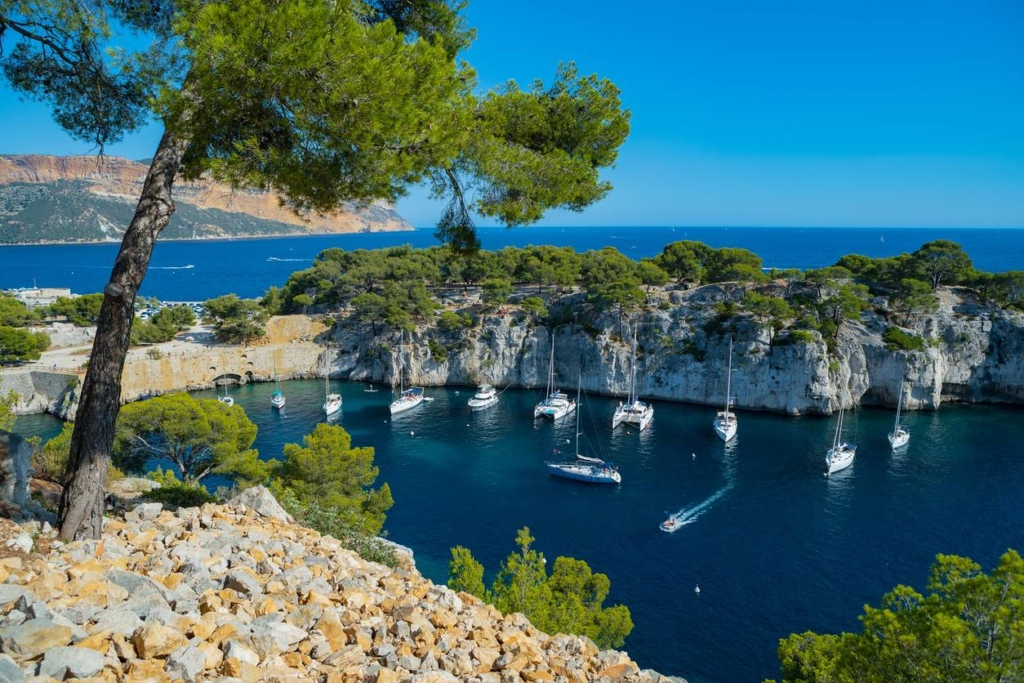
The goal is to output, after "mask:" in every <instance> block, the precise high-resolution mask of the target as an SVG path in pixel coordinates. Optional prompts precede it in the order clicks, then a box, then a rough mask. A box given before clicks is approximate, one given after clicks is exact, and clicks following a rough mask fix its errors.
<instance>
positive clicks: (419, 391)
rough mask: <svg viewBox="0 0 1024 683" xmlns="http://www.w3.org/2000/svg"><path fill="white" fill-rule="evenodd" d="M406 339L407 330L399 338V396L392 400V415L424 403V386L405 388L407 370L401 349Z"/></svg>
mask: <svg viewBox="0 0 1024 683" xmlns="http://www.w3.org/2000/svg"><path fill="white" fill-rule="evenodd" d="M404 339H405V332H404V331H403V332H402V336H401V338H400V340H399V362H400V367H399V368H398V398H396V399H395V400H394V401H392V402H391V414H392V415H396V414H398V413H404V412H405V411H407V410H410V409H412V408H415V407H416V406H418V405H419V404H421V403H423V387H409V388H408V389H406V388H405V370H404V367H402V366H403V365H404V363H401V353H402V352H401V349H402V348H404V344H403V341H404Z"/></svg>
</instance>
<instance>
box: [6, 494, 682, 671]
mask: <svg viewBox="0 0 1024 683" xmlns="http://www.w3.org/2000/svg"><path fill="white" fill-rule="evenodd" d="M267 497H268V494H267V493H266V491H260V492H256V493H251V494H249V497H248V498H247V500H249V501H250V502H252V501H262V503H261V505H269V503H270V501H268V500H267ZM274 505H276V502H275V503H274ZM0 521H2V520H0ZM33 534H34V535H35V539H34V541H35V548H34V549H35V550H37V551H41V552H31V553H30V552H25V551H26V550H28V549H31V548H32V547H33V537H32V535H33ZM12 541H14V543H12V544H11V545H12V546H14V545H16V544H19V543H20V544H22V545H21V546H18V550H17V551H14V552H8V553H7V555H8V556H6V557H3V558H0V653H2V654H0V678H3V680H9V681H20V680H26V679H28V678H31V677H33V676H44V677H52V678H55V679H57V680H65V679H67V678H86V677H96V678H95V679H94V680H104V681H119V680H147V681H175V680H183V681H187V682H192V681H199V680H232V681H244V682H246V683H255V682H256V681H327V682H329V683H346V682H349V681H351V682H355V681H374V682H376V683H392V682H394V683H397V682H398V681H415V682H419V683H432V682H436V683H441V682H443V681H460V680H461V681H473V682H477V683H504V682H506V681H564V682H566V683H584V681H598V680H603V681H610V682H614V683H619V682H621V683H627V682H633V681H636V682H642V683H648V682H650V683H657V681H659V680H666V681H673V680H676V681H678V680H680V679H671V678H665V677H661V676H659V675H658V674H656V673H654V672H650V671H642V670H641V669H640V667H639V666H638V665H637V664H636V663H635V662H633V661H632V660H631V659H630V658H629V656H628V655H626V654H625V653H623V652H617V651H614V650H606V651H600V650H599V649H598V648H597V647H596V646H595V645H594V643H593V642H592V641H590V640H589V639H587V638H585V637H578V636H567V635H548V634H545V633H542V632H541V631H538V630H537V629H536V628H534V627H533V625H531V624H530V622H529V621H528V620H527V619H526V618H525V617H524V616H523V615H522V614H509V615H503V614H501V613H499V612H498V611H497V610H496V609H494V608H493V607H491V606H489V605H485V604H483V603H481V602H480V601H479V600H477V599H476V598H474V597H473V596H471V595H467V594H465V593H455V592H453V591H451V590H449V589H448V588H446V587H444V586H438V585H434V584H433V583H431V582H430V581H428V580H426V579H424V578H423V577H422V576H421V575H420V574H419V573H418V572H416V571H415V569H412V568H405V569H388V568H387V567H383V566H381V565H378V564H374V563H371V562H365V561H363V560H362V559H361V558H360V557H359V556H358V555H356V554H354V553H352V552H350V551H348V550H346V549H345V548H343V547H342V546H341V545H340V544H339V543H338V541H336V540H335V539H333V538H331V537H329V536H321V535H320V534H318V533H316V532H315V531H311V530H309V529H305V528H303V527H299V526H295V525H294V524H291V523H289V522H288V521H287V520H286V519H282V518H281V517H280V515H277V514H264V513H261V512H259V511H258V510H257V509H255V508H253V507H250V506H249V505H247V504H245V503H243V502H242V501H241V500H235V501H232V502H231V503H229V504H227V505H225V506H214V505H206V506H204V507H202V508H201V509H200V508H188V509H181V510H178V511H177V512H170V511H167V510H162V509H161V506H160V505H159V504H158V503H151V504H144V505H140V506H138V507H136V508H135V509H134V510H132V511H131V512H128V513H127V514H125V515H124V516H123V518H107V519H106V520H105V524H104V533H103V539H102V540H101V541H79V542H74V543H69V544H67V545H64V544H62V543H60V542H59V541H58V540H57V539H56V537H55V535H54V534H53V532H52V531H51V530H50V529H49V528H48V526H43V527H40V526H39V525H38V524H35V525H29V526H28V527H26V528H25V529H24V532H23V533H22V534H21V535H19V536H16V537H15V538H12ZM26 542H27V545H28V546H29V547H28V548H24V547H23V546H24V544H25V543H26Z"/></svg>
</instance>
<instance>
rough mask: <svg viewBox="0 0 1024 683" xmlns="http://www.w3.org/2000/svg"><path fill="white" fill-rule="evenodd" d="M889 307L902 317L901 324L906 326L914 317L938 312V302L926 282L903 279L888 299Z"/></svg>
mask: <svg viewBox="0 0 1024 683" xmlns="http://www.w3.org/2000/svg"><path fill="white" fill-rule="evenodd" d="M889 305H890V306H891V307H892V309H893V310H894V311H895V312H896V313H899V314H901V315H902V322H903V324H904V325H906V324H907V323H909V322H910V320H911V318H913V317H914V316H915V315H920V314H922V313H930V312H932V311H935V310H938V308H939V301H938V299H936V298H935V292H934V291H933V290H932V288H931V286H929V284H928V283H927V282H923V281H922V280H915V279H914V278H909V277H905V278H903V279H902V280H900V285H899V289H897V290H896V291H895V292H893V295H892V296H891V297H890V298H889Z"/></svg>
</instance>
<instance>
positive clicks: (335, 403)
mask: <svg viewBox="0 0 1024 683" xmlns="http://www.w3.org/2000/svg"><path fill="white" fill-rule="evenodd" d="M322 407H323V411H324V415H326V416H327V417H330V416H331V415H334V414H335V413H336V412H338V411H339V410H341V394H332V393H331V364H330V361H328V362H327V363H326V365H325V367H324V405H323V406H322Z"/></svg>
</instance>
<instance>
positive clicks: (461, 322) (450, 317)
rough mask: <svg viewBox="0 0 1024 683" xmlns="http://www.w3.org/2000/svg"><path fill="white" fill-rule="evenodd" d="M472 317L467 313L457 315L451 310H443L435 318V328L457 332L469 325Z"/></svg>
mask: <svg viewBox="0 0 1024 683" xmlns="http://www.w3.org/2000/svg"><path fill="white" fill-rule="evenodd" d="M471 322H472V319H471V318H470V317H469V316H468V315H459V314H458V313H455V312H453V311H445V312H444V313H442V314H441V315H440V317H439V318H438V319H437V329H439V330H440V331H441V332H447V333H452V332H459V331H461V330H463V329H465V328H466V327H469V325H470V323H471Z"/></svg>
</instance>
